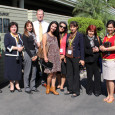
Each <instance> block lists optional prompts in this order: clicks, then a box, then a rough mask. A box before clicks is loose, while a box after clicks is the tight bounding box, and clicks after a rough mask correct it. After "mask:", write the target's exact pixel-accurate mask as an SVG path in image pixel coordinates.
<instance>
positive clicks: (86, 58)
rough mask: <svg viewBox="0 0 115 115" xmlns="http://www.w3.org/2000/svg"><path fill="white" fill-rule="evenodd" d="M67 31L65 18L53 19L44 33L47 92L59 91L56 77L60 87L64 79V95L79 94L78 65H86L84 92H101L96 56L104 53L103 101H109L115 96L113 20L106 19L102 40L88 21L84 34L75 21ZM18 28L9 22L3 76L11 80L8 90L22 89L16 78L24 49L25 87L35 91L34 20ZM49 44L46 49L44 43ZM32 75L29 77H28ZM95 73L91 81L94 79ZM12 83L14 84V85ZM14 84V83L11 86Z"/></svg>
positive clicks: (114, 31)
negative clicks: (20, 29)
mask: <svg viewBox="0 0 115 115" xmlns="http://www.w3.org/2000/svg"><path fill="white" fill-rule="evenodd" d="M69 27H70V31H71V32H70V33H69V34H67V24H66V22H63V21H62V22H60V23H59V24H58V23H57V22H56V21H52V22H51V23H50V24H49V27H48V30H47V32H46V33H45V34H44V35H43V38H42V45H43V54H44V61H45V63H48V62H51V63H52V64H53V67H52V68H47V67H46V68H45V70H44V72H45V73H47V74H48V77H47V87H46V94H49V93H50V92H52V93H53V94H55V95H59V93H58V92H57V91H56V87H55V86H56V85H55V83H56V77H57V79H58V86H57V88H60V91H64V84H65V81H66V80H67V83H68V85H67V92H66V93H65V95H69V94H72V95H71V97H72V98H74V97H77V96H78V95H80V87H81V86H80V72H79V65H82V66H84V65H85V66H86V70H87V88H86V93H87V94H88V95H92V93H94V95H95V96H99V95H100V94H101V73H100V71H99V57H100V53H102V54H103V77H104V79H105V80H106V84H107V92H108V96H107V98H105V99H104V101H106V102H108V103H111V102H113V100H114V96H113V93H114V82H113V80H115V77H114V67H115V63H114V62H115V45H114V39H115V21H114V20H110V21H108V23H107V36H105V38H104V41H103V43H102V42H101V39H100V37H98V36H97V29H96V26H94V25H89V27H88V28H87V30H86V35H83V34H81V33H79V32H78V23H77V22H76V21H72V22H70V25H69ZM17 32H18V25H17V23H15V22H11V23H10V25H9V33H7V34H6V35H5V38H4V44H5V48H6V52H5V77H6V78H7V79H9V81H10V91H11V92H14V90H15V87H16V89H17V90H18V91H19V92H21V91H22V90H21V89H20V87H19V80H20V79H21V76H22V72H21V71H22V55H23V54H22V50H23V49H24V55H23V59H24V88H25V92H26V93H32V91H35V92H37V91H38V90H37V89H36V87H35V78H36V69H37V68H36V66H37V61H38V60H37V54H36V49H38V47H39V46H38V45H37V41H36V34H35V32H34V28H33V24H32V22H31V21H27V22H26V23H25V26H24V34H23V36H21V35H20V34H18V33H17ZM47 45H48V52H46V48H47V47H46V46H47ZM30 75H31V77H30ZM93 75H94V83H93V80H92V78H93ZM14 84H15V85H14ZM14 86H15V87H14Z"/></svg>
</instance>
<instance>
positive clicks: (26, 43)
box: [22, 35, 34, 58]
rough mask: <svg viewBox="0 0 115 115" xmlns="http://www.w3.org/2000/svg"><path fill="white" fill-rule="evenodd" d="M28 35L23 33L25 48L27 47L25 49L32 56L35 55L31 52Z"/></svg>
mask: <svg viewBox="0 0 115 115" xmlns="http://www.w3.org/2000/svg"><path fill="white" fill-rule="evenodd" d="M28 39H29V38H28V37H27V36H25V35H23V39H22V40H23V43H24V48H25V51H26V52H27V54H28V55H29V56H30V58H32V57H34V56H33V55H32V53H31V52H30V49H29V46H28Z"/></svg>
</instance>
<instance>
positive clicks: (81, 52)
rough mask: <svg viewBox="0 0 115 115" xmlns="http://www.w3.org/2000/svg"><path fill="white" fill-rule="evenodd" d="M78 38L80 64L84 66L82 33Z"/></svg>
mask: <svg viewBox="0 0 115 115" xmlns="http://www.w3.org/2000/svg"><path fill="white" fill-rule="evenodd" d="M79 39H80V61H79V63H81V65H83V66H84V64H85V61H84V38H83V35H81V37H80V38H79Z"/></svg>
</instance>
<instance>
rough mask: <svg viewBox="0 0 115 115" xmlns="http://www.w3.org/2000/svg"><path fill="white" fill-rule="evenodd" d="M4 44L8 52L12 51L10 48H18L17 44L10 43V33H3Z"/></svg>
mask: <svg viewBox="0 0 115 115" xmlns="http://www.w3.org/2000/svg"><path fill="white" fill-rule="evenodd" d="M4 46H5V48H6V50H7V51H8V52H12V50H18V47H17V46H13V45H12V44H11V39H10V34H5V36H4Z"/></svg>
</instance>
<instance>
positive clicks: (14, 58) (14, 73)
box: [4, 22, 23, 92]
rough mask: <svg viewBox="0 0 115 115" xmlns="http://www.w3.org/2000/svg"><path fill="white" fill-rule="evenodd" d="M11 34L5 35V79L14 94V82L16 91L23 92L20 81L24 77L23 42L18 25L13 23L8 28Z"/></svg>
mask: <svg viewBox="0 0 115 115" xmlns="http://www.w3.org/2000/svg"><path fill="white" fill-rule="evenodd" d="M8 30H9V33H7V34H5V37H4V45H5V78H7V79H8V80H9V81H10V92H14V82H15V87H16V89H17V90H18V91H19V92H21V91H22V90H21V89H20V87H19V80H21V77H22V55H21V54H22V53H21V51H22V50H23V46H22V45H23V42H22V40H21V35H20V34H19V33H17V32H18V24H17V23H16V22H11V23H10V24H9V27H8Z"/></svg>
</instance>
